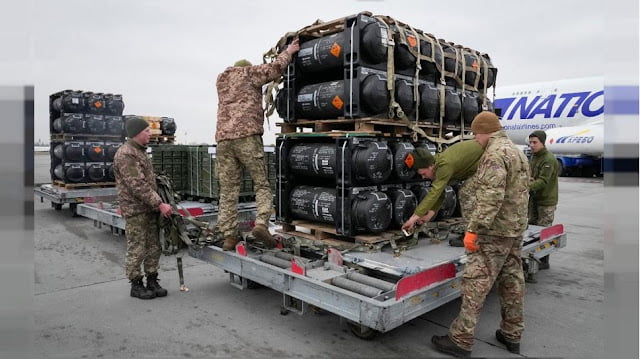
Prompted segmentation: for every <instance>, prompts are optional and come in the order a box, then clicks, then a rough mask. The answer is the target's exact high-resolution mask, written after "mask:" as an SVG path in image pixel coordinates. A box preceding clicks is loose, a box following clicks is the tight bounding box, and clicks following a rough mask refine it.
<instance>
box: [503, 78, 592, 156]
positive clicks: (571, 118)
mask: <svg viewBox="0 0 640 359" xmlns="http://www.w3.org/2000/svg"><path fill="white" fill-rule="evenodd" d="M495 108H496V112H498V113H499V115H500V116H501V120H500V122H501V124H502V127H503V128H504V129H505V131H506V132H507V134H508V135H509V137H510V138H511V140H512V141H513V142H514V143H516V144H520V145H526V144H528V140H529V135H530V134H531V132H533V131H535V130H543V131H545V132H546V133H547V141H546V146H547V148H548V149H549V150H550V151H551V152H553V153H554V154H556V155H558V154H564V155H588V156H594V157H601V156H602V153H603V152H604V79H603V78H602V77H589V78H580V79H572V80H560V81H551V82H538V83H531V84H526V85H515V86H505V87H499V88H497V89H496V100H495Z"/></svg>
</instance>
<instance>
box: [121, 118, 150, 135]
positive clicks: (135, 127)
mask: <svg viewBox="0 0 640 359" xmlns="http://www.w3.org/2000/svg"><path fill="white" fill-rule="evenodd" d="M125 127H126V129H127V137H129V138H133V137H135V136H136V135H137V134H139V133H140V132H142V131H143V130H144V129H145V128H147V127H149V124H148V123H147V121H145V119H143V118H142V117H140V116H134V117H131V118H129V119H128V120H127V123H126V125H125Z"/></svg>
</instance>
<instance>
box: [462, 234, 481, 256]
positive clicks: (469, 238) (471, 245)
mask: <svg viewBox="0 0 640 359" xmlns="http://www.w3.org/2000/svg"><path fill="white" fill-rule="evenodd" d="M477 238H478V235H477V234H475V233H473V232H466V233H465V234H464V247H465V248H466V249H467V250H468V251H469V252H475V251H477V250H478V249H479V248H480V247H478V245H477V244H476V239H477Z"/></svg>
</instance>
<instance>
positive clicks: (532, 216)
mask: <svg viewBox="0 0 640 359" xmlns="http://www.w3.org/2000/svg"><path fill="white" fill-rule="evenodd" d="M546 139H547V134H546V133H545V132H544V131H540V130H538V131H533V132H532V133H531V134H530V135H529V147H531V151H533V157H532V158H531V162H530V163H529V166H530V169H531V184H530V185H529V191H530V194H529V224H534V225H538V226H544V227H549V226H551V225H552V224H553V217H554V215H555V212H556V206H557V205H558V161H557V160H556V157H555V156H554V155H553V153H551V152H549V151H548V150H547V148H546V146H545V144H544V142H545V141H546ZM540 269H549V256H544V257H542V258H540ZM527 281H530V282H535V278H534V277H533V276H532V275H529V276H528V277H527Z"/></svg>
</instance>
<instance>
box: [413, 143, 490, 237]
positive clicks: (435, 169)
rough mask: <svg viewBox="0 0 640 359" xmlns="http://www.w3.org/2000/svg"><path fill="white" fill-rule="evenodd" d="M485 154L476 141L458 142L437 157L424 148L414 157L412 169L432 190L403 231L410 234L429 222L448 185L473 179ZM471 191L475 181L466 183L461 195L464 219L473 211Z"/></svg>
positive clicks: (415, 153) (437, 208) (439, 204)
mask: <svg viewBox="0 0 640 359" xmlns="http://www.w3.org/2000/svg"><path fill="white" fill-rule="evenodd" d="M483 152H484V149H483V148H482V145H480V143H478V141H476V140H469V141H462V142H458V143H456V144H455V145H453V146H451V147H449V148H448V149H447V150H445V151H444V152H441V153H437V154H436V155H435V157H434V156H433V155H432V154H431V152H429V151H428V150H427V149H425V148H418V149H416V150H415V151H414V152H413V153H412V156H413V159H414V163H413V168H416V170H417V172H418V174H419V175H420V176H421V177H422V178H423V179H429V180H431V189H430V190H429V193H427V195H426V196H425V197H424V199H423V200H422V201H421V202H420V204H419V205H418V207H416V210H415V211H414V212H413V215H412V216H411V217H410V218H409V219H408V220H407V221H406V222H405V223H404V224H403V225H402V229H404V230H406V231H411V230H412V229H413V227H414V226H415V225H416V223H425V222H429V221H430V220H431V219H432V218H433V216H435V214H436V213H437V212H438V210H439V209H440V207H441V206H442V202H443V201H444V190H445V188H446V187H447V185H448V184H449V183H450V182H452V181H464V180H466V179H467V178H469V177H471V176H472V175H473V174H474V173H475V172H476V168H477V167H478V160H479V159H480V156H482V153H483ZM472 187H473V185H472V181H465V183H464V184H463V185H462V187H461V188H460V190H459V191H458V195H459V197H460V205H461V207H462V214H463V216H465V212H468V211H469V209H470V208H472V207H473V204H472V201H471V200H472V199H473V196H471V195H469V194H468V192H469V191H470V189H471V188H472ZM470 202H471V203H470Z"/></svg>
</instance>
